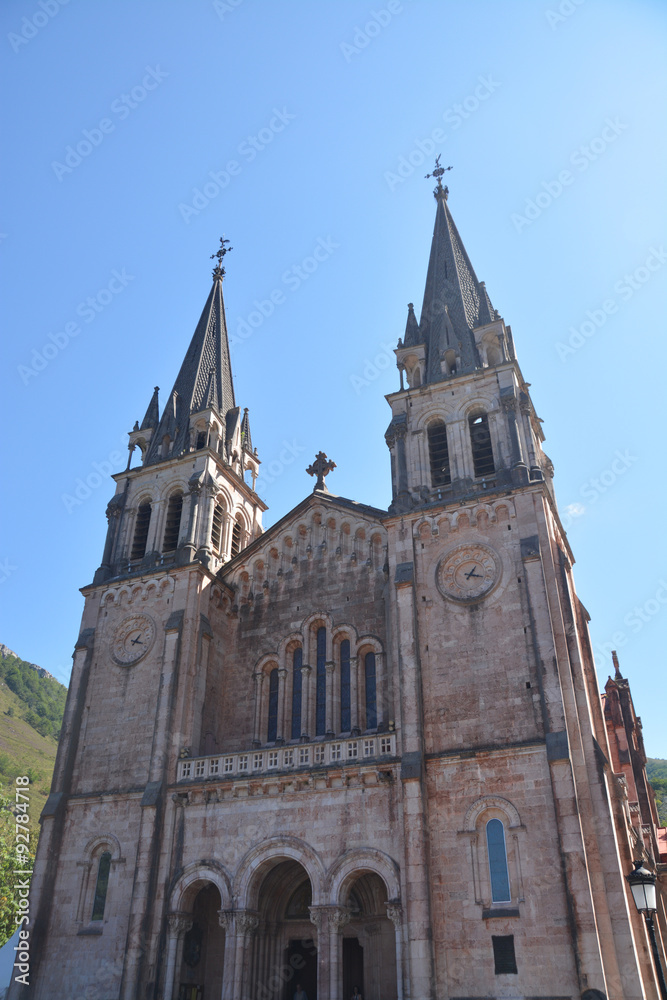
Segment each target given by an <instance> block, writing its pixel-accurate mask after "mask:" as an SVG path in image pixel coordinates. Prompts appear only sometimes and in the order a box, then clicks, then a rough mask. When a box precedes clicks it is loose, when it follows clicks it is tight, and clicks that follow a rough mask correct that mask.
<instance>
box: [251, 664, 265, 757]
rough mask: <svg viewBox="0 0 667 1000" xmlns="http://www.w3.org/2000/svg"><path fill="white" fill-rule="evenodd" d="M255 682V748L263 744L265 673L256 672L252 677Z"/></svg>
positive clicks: (253, 735)
mask: <svg viewBox="0 0 667 1000" xmlns="http://www.w3.org/2000/svg"><path fill="white" fill-rule="evenodd" d="M252 676H253V680H254V681H255V719H254V723H253V729H252V744H253V746H255V747H258V746H261V744H262V714H263V713H262V688H263V687H264V673H263V671H261V670H256V671H255V673H254V674H253V675H252Z"/></svg>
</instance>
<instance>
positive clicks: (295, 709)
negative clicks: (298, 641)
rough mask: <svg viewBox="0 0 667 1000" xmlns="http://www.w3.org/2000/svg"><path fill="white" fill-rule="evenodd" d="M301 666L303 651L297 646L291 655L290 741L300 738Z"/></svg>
mask: <svg viewBox="0 0 667 1000" xmlns="http://www.w3.org/2000/svg"><path fill="white" fill-rule="evenodd" d="M302 665H303V650H302V649H301V646H298V647H297V649H295V650H294V653H293V654H292V739H293V740H298V739H299V737H300V736H301V682H302V676H301V667H302Z"/></svg>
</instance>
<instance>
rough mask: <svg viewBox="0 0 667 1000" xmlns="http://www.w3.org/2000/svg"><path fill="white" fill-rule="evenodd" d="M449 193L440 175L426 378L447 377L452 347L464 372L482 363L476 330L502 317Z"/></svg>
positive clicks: (425, 319)
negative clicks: (444, 361) (468, 247)
mask: <svg viewBox="0 0 667 1000" xmlns="http://www.w3.org/2000/svg"><path fill="white" fill-rule="evenodd" d="M448 194H449V189H448V188H447V187H443V186H442V183H441V181H440V179H438V186H437V187H436V189H435V191H434V196H435V200H436V212H435V226H434V229H433V239H432V242H431V254H430V257H429V262H428V272H427V275H426V288H425V290H424V302H423V305H422V312H421V318H420V322H419V328H420V342H421V343H423V344H425V345H426V354H427V362H426V379H425V381H427V382H438V381H440V379H442V378H443V374H442V365H441V362H442V358H443V357H444V355H445V352H446V351H448V350H453V351H454V352H455V354H456V356H457V358H458V359H459V363H460V367H459V371H460V372H466V371H473V370H474V369H475V368H481V363H480V359H479V355H478V352H477V348H476V346H475V338H474V336H473V332H472V331H473V330H474V329H475V328H476V327H479V326H484V325H485V324H487V323H491V322H492V321H493V320H494V319H496V318H497V315H496V313H495V310H494V309H493V306H492V305H491V300H490V299H489V296H488V294H487V291H486V288H485V286H484V284H483V283H482V282H479V281H478V280H477V275H476V274H475V271H474V268H473V266H472V264H471V263H470V258H469V257H468V254H467V252H466V249H465V247H464V245H463V241H462V240H461V237H460V236H459V232H458V229H457V228H456V224H455V222H454V219H453V218H452V214H451V212H450V211H449V206H448V204H447V195H448ZM409 323H410V317H408V324H409ZM407 333H408V331H407V329H406V336H407ZM410 335H411V337H412V336H414V334H413V333H411V334H410ZM413 342H416V341H413Z"/></svg>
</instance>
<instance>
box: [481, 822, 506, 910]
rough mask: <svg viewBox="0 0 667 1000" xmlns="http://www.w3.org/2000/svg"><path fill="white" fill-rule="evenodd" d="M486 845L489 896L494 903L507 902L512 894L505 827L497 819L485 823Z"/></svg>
mask: <svg viewBox="0 0 667 1000" xmlns="http://www.w3.org/2000/svg"><path fill="white" fill-rule="evenodd" d="M486 846H487V849H488V853H489V874H490V875H491V898H492V900H493V902H494V903H509V902H510V900H511V898H512V896H511V895H510V877H509V871H508V868H507V850H506V847H505V828H504V827H503V824H502V823H501V822H500V820H499V819H490V820H489V822H488V823H487V824H486Z"/></svg>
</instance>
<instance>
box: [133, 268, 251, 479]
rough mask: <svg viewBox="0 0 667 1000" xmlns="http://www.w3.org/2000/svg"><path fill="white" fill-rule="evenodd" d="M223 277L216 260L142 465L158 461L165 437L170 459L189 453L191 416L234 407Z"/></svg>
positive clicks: (221, 413) (224, 411)
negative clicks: (178, 369)
mask: <svg viewBox="0 0 667 1000" xmlns="http://www.w3.org/2000/svg"><path fill="white" fill-rule="evenodd" d="M225 252H228V251H225ZM223 277H224V268H223V267H222V266H221V264H220V261H219V262H218V265H217V267H216V268H215V269H214V271H213V286H212V288H211V291H210V293H209V296H208V298H207V300H206V305H205V306H204V309H203V312H202V314H201V316H200V318H199V322H198V324H197V327H196V329H195V332H194V334H193V337H192V340H191V341H190V346H189V347H188V350H187V353H186V355H185V358H184V360H183V364H182V365H181V370H180V371H179V373H178V375H177V377H176V381H175V382H174V387H173V389H172V391H171V393H170V396H169V400H170V405H168V406H166V407H165V410H164V413H163V414H162V419H161V420H160V425H159V427H158V429H157V432H156V433H155V434H154V435H153V437H152V439H151V443H150V447H149V450H148V454H147V456H146V460H145V462H144V464H145V465H151V464H152V463H153V462H158V461H160V459H161V458H162V457H163V456H164V450H163V448H162V442H163V441H164V439H165V437H167V436H168V437H169V442H170V446H169V454H170V456H172V457H175V456H177V455H180V454H182V453H183V452H184V451H187V450H188V447H189V442H190V416H191V415H192V414H193V413H199V412H200V411H201V410H205V409H214V410H217V411H218V413H219V414H220V415H221V416H224V415H226V414H227V412H228V411H229V410H231V409H233V408H234V407H235V405H236V403H235V400H234V385H233V382H232V366H231V361H230V357H229V339H228V337H227V321H226V319H225V304H224V301H223V296H222V279H223ZM151 405H152V403H151ZM153 426H155V425H153Z"/></svg>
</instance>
